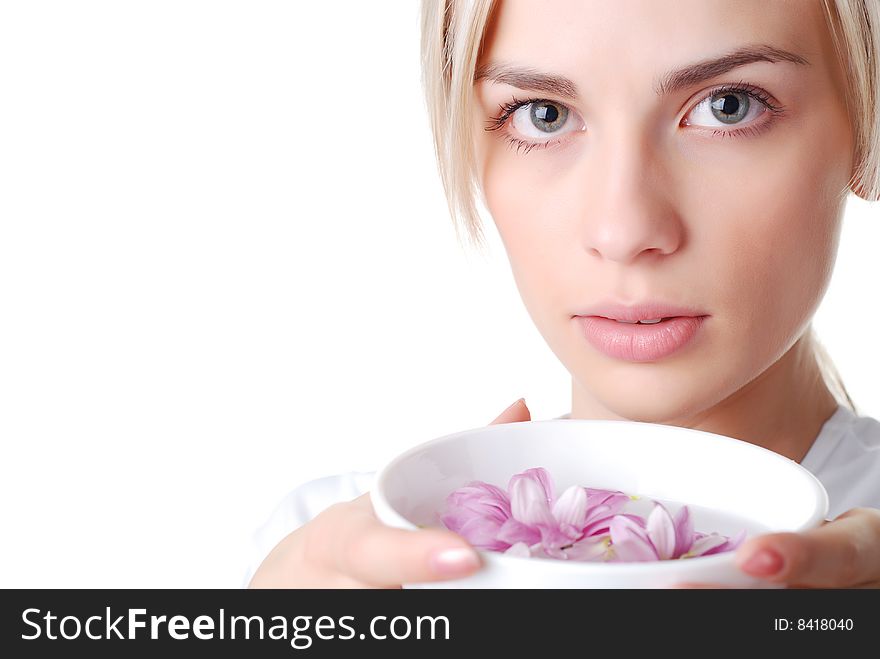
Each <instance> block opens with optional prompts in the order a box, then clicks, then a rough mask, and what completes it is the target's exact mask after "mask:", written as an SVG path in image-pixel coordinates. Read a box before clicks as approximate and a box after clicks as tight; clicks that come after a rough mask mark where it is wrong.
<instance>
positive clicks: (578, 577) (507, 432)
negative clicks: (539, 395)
mask: <svg viewBox="0 0 880 659" xmlns="http://www.w3.org/2000/svg"><path fill="white" fill-rule="evenodd" d="M531 467H544V468H545V469H547V470H548V471H549V472H550V475H551V477H552V478H553V480H554V482H555V485H556V494H557V496H558V495H559V494H560V493H561V492H562V491H564V490H565V488H567V487H568V486H570V485H582V486H585V487H592V488H602V489H609V490H621V491H623V492H625V493H626V494H630V495H639V496H641V497H643V499H642V500H640V501H633V502H630V503H631V504H639V503H640V502H643V503H644V504H648V505H650V500H658V501H661V502H662V503H664V505H666V507H667V509H668V510H669V512H670V513H671V514H673V515H674V514H675V512H676V510H678V509H679V508H680V507H681V506H682V505H684V504H686V505H687V506H688V508H690V512H691V518H692V520H693V524H694V529H695V530H696V531H700V532H702V533H712V532H718V533H722V534H724V535H727V536H733V535H736V534H737V533H738V532H740V531H741V530H742V529H746V532H747V537H752V536H753V535H758V534H761V533H767V532H775V531H801V530H806V529H810V528H814V527H817V526H819V525H820V524H821V523H822V521H823V520H824V519H825V516H826V515H827V513H828V495H827V493H826V492H825V488H824V487H822V484H821V483H820V482H819V481H818V480H817V479H816V477H815V476H813V475H812V474H811V473H810V472H809V471H807V470H806V469H804V468H803V467H801V466H800V465H799V464H797V463H796V462H794V461H793V460H790V459H788V458H786V457H784V456H782V455H779V454H778V453H774V452H773V451H770V450H767V449H764V448H761V447H759V446H756V445H754V444H750V443H748V442H745V441H741V440H738V439H733V438H731V437H725V436H723V435H716V434H714V433H708V432H702V431H698V430H691V429H687V428H679V427H676V426H667V425H661V424H652V423H642V422H637V421H600V420H585V419H553V420H546V421H525V422H519V423H507V424H499V425H490V426H485V427H480V428H474V429H471V430H465V431H463V432H458V433H454V434H452V435H447V436H445V437H440V438H438V439H434V440H431V441H428V442H425V443H424V444H421V445H419V446H416V447H414V448H412V449H410V450H408V451H406V452H405V453H403V454H402V455H400V456H398V457H396V458H394V459H393V460H391V461H390V462H389V463H388V464H387V465H385V466H384V467H382V468H381V469H380V470H379V471H378V473H377V474H376V477H375V480H374V483H373V487H372V489H371V492H370V496H371V500H372V502H373V506H374V508H375V511H376V515H377V516H378V518H379V519H380V520H381V521H383V522H384V523H385V524H388V525H389V526H394V527H399V528H404V529H415V528H417V527H418V526H423V527H424V526H434V527H440V528H443V524H442V523H441V522H440V519H439V514H440V513H442V512H443V510H444V508H445V501H446V497H447V496H448V495H449V493H450V492H452V491H453V490H455V489H457V488H459V487H462V486H464V485H465V484H466V483H468V482H470V481H474V480H480V481H485V482H488V483H491V484H493V485H497V486H498V487H500V488H501V489H503V490H506V488H507V484H508V481H509V480H510V477H511V476H513V475H514V474H516V473H520V472H522V471H525V470H526V469H529V468H531ZM649 510H650V508H648V509H646V510H633V508H632V507H630V505H629V504H628V505H627V508H626V511H634V512H637V513H639V514H642V515H647V512H649ZM479 553H480V555H481V557H482V559H483V567H481V568H480V569H479V570H478V571H477V572H476V573H474V574H473V575H471V576H469V577H466V578H464V579H454V580H445V581H437V582H430V583H420V584H404V585H405V587H409V588H666V587H669V586H672V585H674V584H676V583H680V582H685V581H687V582H700V583H714V584H724V585H729V586H734V587H744V588H756V587H765V588H772V587H778V586H776V585H775V584H771V583H770V582H767V581H765V580H761V579H757V578H755V577H751V576H750V575H747V574H746V573H744V572H742V571H741V570H740V569H739V568H737V567H736V565H735V563H734V553H735V552H733V551H728V552H723V553H719V554H713V555H709V556H698V557H694V558H686V559H681V560H663V561H651V562H631V563H621V562H610V563H604V562H588V561H575V560H568V561H566V560H557V559H549V558H534V557H532V558H528V557H515V556H507V555H504V554H502V553H500V552H493V551H483V550H479Z"/></svg>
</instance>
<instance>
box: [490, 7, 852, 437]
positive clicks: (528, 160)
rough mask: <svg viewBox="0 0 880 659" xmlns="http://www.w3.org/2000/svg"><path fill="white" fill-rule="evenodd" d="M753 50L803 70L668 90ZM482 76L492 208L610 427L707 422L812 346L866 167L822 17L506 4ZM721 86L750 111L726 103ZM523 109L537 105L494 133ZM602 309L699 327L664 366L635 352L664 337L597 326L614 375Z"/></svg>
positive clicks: (524, 287) (742, 75) (746, 71)
mask: <svg viewBox="0 0 880 659" xmlns="http://www.w3.org/2000/svg"><path fill="white" fill-rule="evenodd" d="M744 47H757V48H761V47H769V48H764V53H765V54H767V53H773V52H774V51H773V50H771V49H776V52H777V53H778V52H780V51H787V52H788V53H791V55H792V57H791V59H794V60H795V61H794V62H793V61H789V60H788V59H785V58H784V57H774V59H778V61H776V62H772V61H766V60H764V61H755V62H751V63H746V64H744V65H742V66H737V67H736V68H732V69H730V70H728V71H726V72H722V71H719V70H718V69H717V68H716V69H715V70H714V71H710V72H709V73H710V74H711V73H714V75H711V77H708V78H705V79H703V78H702V76H696V75H693V76H690V77H688V76H685V77H678V78H676V79H673V77H671V76H668V72H671V71H675V70H678V69H681V68H683V67H686V66H688V65H692V64H696V63H701V62H706V61H708V60H712V59H714V58H718V57H721V56H723V55H727V54H729V53H732V52H734V51H737V50H738V49H741V48H744ZM745 59H746V58H741V59H739V60H738V62H740V63H742V62H744V61H745ZM798 60H800V61H801V62H802V63H797V61H798ZM508 65H509V66H515V67H527V68H529V69H531V70H532V72H533V73H534V72H539V73H543V74H552V75H555V76H564V77H565V78H567V79H568V80H569V81H570V84H569V83H567V82H565V81H563V84H562V85H561V86H560V85H558V84H557V85H556V87H555V88H553V89H548V88H544V89H538V90H535V89H530V88H529V87H531V85H530V84H528V83H525V82H523V81H522V80H517V79H516V78H515V77H513V76H506V77H505V76H496V74H498V73H499V72H500V71H501V69H500V68H497V67H498V66H508ZM487 67H496V68H491V69H487ZM478 71H483V72H487V76H486V77H483V78H482V79H478V80H477V81H476V83H475V87H474V92H475V102H474V105H473V109H474V118H475V130H474V133H475V144H476V151H477V164H478V171H479V174H480V178H481V183H482V187H483V191H484V195H485V201H486V205H487V208H488V209H489V211H490V213H491V215H492V217H493V219H494V221H495V223H496V225H497V228H498V231H499V234H500V236H501V239H502V241H503V243H504V245H505V248H506V250H507V254H508V258H509V260H510V263H511V267H512V272H513V275H514V278H515V280H516V283H517V286H518V288H519V291H520V294H521V296H522V298H523V301H524V303H525V305H526V308H527V309H528V311H529V314H530V315H531V317H532V319H533V320H534V322H535V323H536V325H537V327H538V329H539V330H540V332H541V333H542V334H543V336H544V337H545V339H546V341H547V342H548V344H549V346H550V348H551V349H552V350H553V351H554V353H555V354H556V355H557V357H558V358H559V359H560V360H561V361H562V362H563V364H565V366H566V367H567V368H568V370H569V371H570V372H571V374H572V377H573V385H574V387H573V389H574V391H575V392H577V391H578V390H581V391H582V392H583V395H584V396H589V398H590V400H591V401H592V403H593V405H594V407H595V406H600V407H601V408H602V409H604V410H605V411H606V412H607V413H608V415H609V416H620V417H624V418H630V419H638V420H645V421H655V422H663V421H665V420H667V419H674V418H680V417H682V416H687V415H695V414H699V413H700V412H701V411H703V410H706V409H708V408H710V407H711V406H713V405H715V404H717V403H719V402H720V401H722V400H724V399H726V398H727V397H728V396H730V395H731V394H733V393H735V392H736V391H737V390H738V389H740V388H741V387H743V386H744V385H746V384H748V383H749V382H751V381H752V380H753V379H754V378H756V377H757V376H758V375H759V374H761V373H762V372H763V371H764V370H765V369H767V368H768V367H769V366H771V365H772V364H773V363H774V362H776V361H777V360H778V359H779V358H780V357H781V356H782V355H783V354H785V352H786V351H787V350H789V348H791V347H792V346H793V345H794V343H795V342H796V341H797V340H798V338H800V336H801V335H802V334H803V333H804V331H805V329H806V328H807V327H808V324H809V322H810V319H811V317H812V315H813V313H814V311H815V310H816V307H817V306H818V304H819V302H820V300H821V298H822V296H823V294H824V292H825V290H826V287H827V284H828V281H829V278H830V275H831V271H832V267H833V264H834V258H835V254H836V251H837V244H838V237H839V229H840V221H841V216H842V211H843V208H844V203H845V196H846V192H847V184H848V182H849V179H850V176H851V173H852V158H853V154H852V134H851V128H850V123H849V120H848V115H847V109H846V105H845V100H844V93H845V92H844V84H845V83H844V77H843V76H844V74H843V72H842V70H841V69H840V68H839V64H838V63H837V60H836V57H835V54H834V49H833V44H832V41H831V36H830V34H829V32H828V28H827V27H826V24H825V18H824V14H823V12H822V10H821V7H820V3H819V1H818V0H816V1H815V2H803V1H801V0H738V1H737V2H735V3H731V2H729V0H677V1H676V2H674V3H671V2H656V1H655V0H626V1H623V0H621V1H618V2H614V3H612V4H611V5H609V4H608V3H607V2H604V1H602V0H558V1H557V2H554V3H552V4H550V5H548V4H546V3H543V2H539V1H537V0H534V1H531V0H517V1H516V2H500V4H499V5H498V6H497V8H496V11H495V14H494V16H493V17H492V21H491V23H490V25H489V31H488V33H487V35H486V39H485V40H484V43H483V50H482V51H481V55H480V61H479V66H478ZM478 78H479V76H478ZM493 78H497V79H494V80H493ZM676 80H677V82H678V83H679V84H677V85H676V84H673V83H675V82H676ZM661 84H662V86H663V87H665V89H663V90H659V89H658V88H659V87H660V86H661ZM725 85H727V86H731V85H732V86H734V87H736V88H740V89H745V90H748V91H751V92H752V93H753V94H754V96H750V95H749V94H748V93H746V92H743V91H730V90H727V91H723V92H720V93H719V92H718V90H720V89H721V88H722V87H724V86H725ZM658 92H659V93H658ZM567 95H571V98H568V97H567ZM514 98H515V99H516V100H518V101H527V100H529V99H538V102H536V103H534V104H533V105H531V106H530V105H529V104H525V105H523V106H522V107H521V108H519V109H518V110H515V111H514V112H513V114H511V115H510V116H509V117H508V118H507V119H506V120H505V121H504V122H503V123H499V122H494V123H495V127H496V128H495V130H486V128H488V127H489V126H491V125H493V122H492V121H491V119H492V118H496V117H500V116H501V111H500V109H499V106H501V105H503V104H510V103H513V102H514ZM760 99H763V101H762V100H760ZM764 102H766V103H767V105H764ZM768 106H769V107H768ZM770 107H772V108H775V109H769V108H770ZM507 140H520V141H521V142H520V143H509V142H508V141H507ZM530 144H535V146H532V147H529V145H530ZM605 302H617V303H620V304H623V305H625V306H631V305H635V304H637V303H642V302H663V303H668V304H672V305H681V306H685V307H689V308H691V309H693V310H694V313H697V314H702V315H704V316H705V317H704V318H703V319H702V321H701V322H700V323H696V324H697V325H699V327H698V329H697V331H696V333H695V334H694V335H693V337H692V338H691V339H690V341H688V342H687V343H686V344H684V345H682V346H681V347H678V349H676V350H674V351H673V352H671V353H668V350H667V351H666V353H663V354H659V356H656V354H658V353H656V351H657V349H658V348H657V345H658V343H657V341H656V337H655V338H654V339H652V338H651V336H648V337H647V338H644V339H640V338H638V337H636V338H635V339H633V338H632V333H633V332H642V331H644V332H648V333H650V332H653V333H659V334H657V336H660V337H661V338H660V341H659V345H660V347H661V348H662V347H663V345H664V344H663V340H664V339H663V337H664V336H666V335H664V334H663V332H668V331H670V330H669V329H668V328H670V327H672V325H668V326H666V327H667V329H665V330H664V329H662V327H661V326H662V325H663V323H667V322H669V321H663V323H661V324H660V325H658V326H656V327H651V326H648V325H641V326H637V327H635V328H634V327H632V326H630V325H626V324H623V323H619V322H617V321H615V320H611V321H605V322H606V323H613V324H614V325H613V326H611V327H610V328H606V329H607V330H608V331H610V332H611V334H609V335H608V336H606V345H607V343H609V342H610V343H611V344H614V346H616V347H617V349H618V351H622V353H621V354H607V353H606V352H605V351H603V350H602V349H600V348H598V347H596V345H594V343H592V342H591V341H589V340H587V338H586V331H585V327H584V320H583V318H580V317H579V315H581V314H587V313H589V312H590V311H594V309H591V307H594V305H599V306H600V307H601V306H603V303H605ZM600 315H601V313H600ZM609 317H612V318H614V317H615V316H614V315H612V314H609ZM685 322H689V321H685ZM617 327H620V328H621V329H620V332H621V333H620V334H619V335H618V334H615V332H616V328H617ZM678 331H680V330H679V329H678V328H674V332H678ZM652 341H653V343H652ZM633 343H634V344H636V345H635V348H636V349H635V351H634V352H631V353H628V351H630V350H631V349H633V345H632V344H633ZM676 345H677V344H676ZM639 346H641V347H642V348H644V349H643V350H642V351H641V352H640V351H639V350H638V348H639ZM645 346H647V347H645ZM652 350H654V352H651V351H652ZM667 353H668V354H667ZM627 355H629V356H627ZM652 355H654V356H652Z"/></svg>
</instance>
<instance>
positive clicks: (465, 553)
mask: <svg viewBox="0 0 880 659" xmlns="http://www.w3.org/2000/svg"><path fill="white" fill-rule="evenodd" d="M430 562H431V569H432V570H433V571H434V572H435V573H437V574H439V575H441V576H444V577H448V576H454V575H461V574H467V573H469V572H471V571H473V569H474V568H476V567H479V565H480V557H479V556H477V554H476V552H475V551H473V550H472V549H467V548H464V547H456V548H455V549H441V550H440V551H436V552H434V553H433V554H431V558H430Z"/></svg>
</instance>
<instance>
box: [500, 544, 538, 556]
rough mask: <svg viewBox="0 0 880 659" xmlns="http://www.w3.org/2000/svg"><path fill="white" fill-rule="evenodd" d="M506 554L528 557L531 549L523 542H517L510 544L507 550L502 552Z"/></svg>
mask: <svg viewBox="0 0 880 659" xmlns="http://www.w3.org/2000/svg"><path fill="white" fill-rule="evenodd" d="M504 554H505V555H506V556H518V557H521V558H528V557H529V556H531V555H532V551H531V549H529V546H528V545H527V544H526V543H524V542H517V543H516V544H515V545H511V546H510V547H509V548H508V549H507V551H505V552H504Z"/></svg>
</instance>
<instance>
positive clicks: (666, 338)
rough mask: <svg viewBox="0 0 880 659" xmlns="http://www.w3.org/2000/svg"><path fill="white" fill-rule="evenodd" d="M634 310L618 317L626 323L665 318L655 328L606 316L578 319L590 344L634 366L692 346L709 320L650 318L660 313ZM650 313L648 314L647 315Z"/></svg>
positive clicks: (701, 318) (657, 316)
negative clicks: (694, 339)
mask: <svg viewBox="0 0 880 659" xmlns="http://www.w3.org/2000/svg"><path fill="white" fill-rule="evenodd" d="M633 309H634V308H629V309H627V308H621V309H620V310H618V312H617V313H619V314H620V316H619V317H622V319H624V320H626V319H627V318H626V316H627V315H629V316H630V317H632V316H635V318H641V319H652V318H663V320H661V321H660V322H659V323H655V324H652V325H643V324H641V323H635V324H629V323H620V322H618V321H617V320H613V319H611V318H604V317H602V316H575V320H576V321H577V322H579V323H580V324H581V327H582V329H583V332H584V335H585V336H586V338H587V341H589V342H590V344H592V345H593V347H595V348H596V349H597V350H599V351H601V352H602V353H604V354H606V355H608V356H609V357H612V358H614V359H623V360H626V361H630V362H650V361H655V360H657V359H662V358H663V357H667V356H669V355H671V354H672V353H674V352H676V351H678V350H680V349H681V348H683V347H684V346H685V345H687V344H688V343H690V342H691V341H692V340H693V338H694V337H695V336H696V335H697V333H698V332H699V330H700V328H701V327H702V325H703V322H704V321H705V319H706V318H707V317H708V316H676V317H672V318H669V317H668V316H663V315H662V314H658V315H650V314H651V313H657V312H656V311H655V310H652V309H644V308H643V309H638V308H635V310H633ZM666 309H667V310H668V309H669V308H668V307H666ZM646 311H647V312H648V313H645V312H646ZM667 313H668V311H667ZM615 317H618V316H615ZM635 318H633V319H635Z"/></svg>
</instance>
